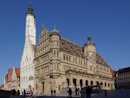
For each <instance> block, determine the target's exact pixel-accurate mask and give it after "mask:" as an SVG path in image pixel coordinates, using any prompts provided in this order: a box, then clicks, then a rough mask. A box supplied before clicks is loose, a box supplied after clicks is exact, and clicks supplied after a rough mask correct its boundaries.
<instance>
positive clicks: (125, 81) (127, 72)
mask: <svg viewBox="0 0 130 98" xmlns="http://www.w3.org/2000/svg"><path fill="white" fill-rule="evenodd" d="M116 88H117V89H120V88H130V67H127V68H121V69H119V70H118V71H117V72H116Z"/></svg>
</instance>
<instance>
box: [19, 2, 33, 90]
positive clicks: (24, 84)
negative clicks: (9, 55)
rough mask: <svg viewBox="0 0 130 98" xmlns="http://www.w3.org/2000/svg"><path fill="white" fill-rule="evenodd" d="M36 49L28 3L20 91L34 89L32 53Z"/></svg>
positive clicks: (31, 14)
mask: <svg viewBox="0 0 130 98" xmlns="http://www.w3.org/2000/svg"><path fill="white" fill-rule="evenodd" d="M35 50H36V21H35V15H34V13H33V8H32V6H31V3H30V7H29V8H28V12H27V13H26V26H25V44H24V49H23V54H22V58H21V63H20V85H21V92H22V91H23V90H24V89H25V90H26V91H30V90H34V79H35V78H34V68H35V65H34V54H35Z"/></svg>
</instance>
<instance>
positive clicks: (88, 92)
mask: <svg viewBox="0 0 130 98" xmlns="http://www.w3.org/2000/svg"><path fill="white" fill-rule="evenodd" d="M91 93H92V89H91V87H90V86H88V87H87V88H86V98H91Z"/></svg>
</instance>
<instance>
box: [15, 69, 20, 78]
mask: <svg viewBox="0 0 130 98" xmlns="http://www.w3.org/2000/svg"><path fill="white" fill-rule="evenodd" d="M15 72H16V75H17V77H20V68H15Z"/></svg>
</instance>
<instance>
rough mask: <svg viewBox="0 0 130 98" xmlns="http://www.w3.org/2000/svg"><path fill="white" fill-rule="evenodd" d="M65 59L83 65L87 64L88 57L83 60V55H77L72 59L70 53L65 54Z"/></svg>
mask: <svg viewBox="0 0 130 98" xmlns="http://www.w3.org/2000/svg"><path fill="white" fill-rule="evenodd" d="M63 60H66V61H70V62H71V61H73V62H75V63H78V64H81V65H86V64H87V63H86V59H85V60H82V59H81V57H79V59H78V58H77V57H75V56H74V57H73V60H72V56H69V55H65V54H64V55H63Z"/></svg>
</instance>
